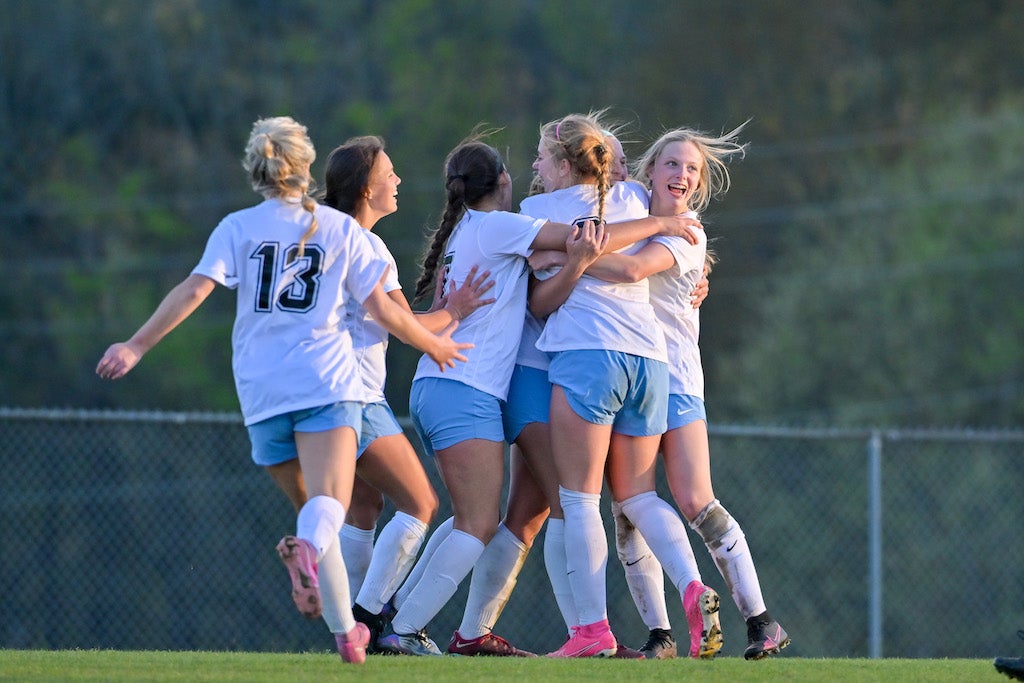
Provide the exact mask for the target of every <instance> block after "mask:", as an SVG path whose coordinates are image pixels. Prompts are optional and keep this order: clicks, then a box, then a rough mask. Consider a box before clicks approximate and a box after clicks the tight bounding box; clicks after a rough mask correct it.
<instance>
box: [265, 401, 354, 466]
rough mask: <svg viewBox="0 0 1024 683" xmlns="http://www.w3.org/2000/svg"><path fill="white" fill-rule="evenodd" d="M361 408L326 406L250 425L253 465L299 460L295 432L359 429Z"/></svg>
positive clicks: (348, 403)
mask: <svg viewBox="0 0 1024 683" xmlns="http://www.w3.org/2000/svg"><path fill="white" fill-rule="evenodd" d="M362 415H363V404H362V403H359V402H358V401H340V402H338V403H332V404H331V405H328V406H317V407H316V408H304V409H303V410H293V411H292V412H290V413H283V414H281V415H275V416H274V417H268V418H267V419H266V420H261V421H260V422H257V423H256V424H254V425H249V427H248V430H249V440H250V441H251V442H252V461H253V462H254V463H256V464H257V465H262V466H264V467H267V466H270V465H280V464H281V463H283V462H288V461H289V460H294V459H295V458H297V457H299V451H298V449H297V448H296V447H295V432H326V431H328V430H330V429H335V428H336V427H351V428H352V429H354V430H355V432H356V434H359V432H360V430H361V429H362Z"/></svg>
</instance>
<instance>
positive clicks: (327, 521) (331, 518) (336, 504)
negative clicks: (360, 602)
mask: <svg viewBox="0 0 1024 683" xmlns="http://www.w3.org/2000/svg"><path fill="white" fill-rule="evenodd" d="M344 523H345V506H344V505H342V504H341V501H339V500H338V499H337V498H332V497H331V496H313V497H312V498H310V499H309V500H307V501H306V504H305V505H303V506H302V508H301V509H300V510H299V517H298V519H297V520H296V521H295V535H296V536H298V537H299V538H303V539H305V540H307V541H309V542H310V543H312V544H313V547H314V548H316V554H317V562H319V561H320V558H321V557H323V555H324V553H325V552H327V549H328V548H330V547H331V546H332V545H334V544H335V543H337V542H338V532H339V531H341V526H342V524H344ZM340 547H341V546H340V545H339V548H340ZM339 553H340V550H339ZM347 581H348V580H347V579H346V584H347Z"/></svg>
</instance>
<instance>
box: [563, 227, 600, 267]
mask: <svg viewBox="0 0 1024 683" xmlns="http://www.w3.org/2000/svg"><path fill="white" fill-rule="evenodd" d="M609 237H610V235H609V234H608V230H607V228H606V226H605V224H604V223H595V222H594V221H586V222H585V223H583V225H577V226H573V229H572V232H571V233H569V237H568V238H567V239H566V240H565V253H566V256H567V258H568V261H570V262H575V263H578V264H579V265H580V270H586V268H587V266H589V265H590V264H591V263H593V262H594V261H596V260H597V257H598V256H600V255H601V254H602V253H603V252H604V250H605V249H606V248H607V247H608V239H609Z"/></svg>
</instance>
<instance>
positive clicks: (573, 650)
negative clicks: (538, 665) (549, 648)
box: [547, 619, 619, 658]
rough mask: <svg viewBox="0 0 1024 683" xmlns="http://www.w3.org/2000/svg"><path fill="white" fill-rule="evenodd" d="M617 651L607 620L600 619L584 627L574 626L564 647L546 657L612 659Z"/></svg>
mask: <svg viewBox="0 0 1024 683" xmlns="http://www.w3.org/2000/svg"><path fill="white" fill-rule="evenodd" d="M618 649H619V646H618V643H617V642H615V636H614V635H612V630H611V627H609V626H608V620H607V619H602V620H601V621H596V622H594V623H593V624H587V625H586V626H574V627H573V629H572V636H571V637H570V638H569V640H567V641H565V645H563V646H562V647H560V648H558V649H557V650H555V651H554V652H549V653H548V654H547V656H548V657H559V658H562V657H614V656H615V652H616V651H617V650H618Z"/></svg>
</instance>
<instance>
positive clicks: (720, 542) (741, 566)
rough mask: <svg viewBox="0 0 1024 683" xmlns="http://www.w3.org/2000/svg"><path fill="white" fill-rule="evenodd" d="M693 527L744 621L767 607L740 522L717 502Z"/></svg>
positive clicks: (698, 516)
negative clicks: (702, 541) (701, 539)
mask: <svg viewBox="0 0 1024 683" xmlns="http://www.w3.org/2000/svg"><path fill="white" fill-rule="evenodd" d="M690 526H691V527H692V528H693V529H694V531H696V532H697V533H698V534H700V536H701V538H703V539H704V545H706V546H707V548H708V552H710V553H711V558H712V559H713V560H714V561H715V566H716V567H718V571H719V573H720V574H721V575H722V578H723V579H725V584H726V585H727V586H728V587H729V592H730V593H731V594H732V599H733V602H735V603H736V607H737V608H738V609H739V611H740V614H742V615H743V618H744V619H749V618H750V617H753V616H756V615H758V614H760V613H761V612H764V611H765V610H766V609H767V608H766V607H765V604H764V597H763V596H762V595H761V583H760V582H759V581H758V580H757V570H756V569H755V568H754V558H753V557H751V555H750V547H749V546H748V545H747V538H746V535H744V533H743V529H741V528H740V525H739V523H738V522H737V521H736V520H735V519H734V518H733V516H732V515H730V514H729V511H728V510H726V509H725V508H724V507H722V504H721V503H719V502H718V500H717V499H716V500H713V501H711V502H710V503H708V504H707V505H706V506H705V507H704V509H703V510H701V512H700V514H699V515H697V518H696V519H694V520H693V522H692V523H691V524H690Z"/></svg>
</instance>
